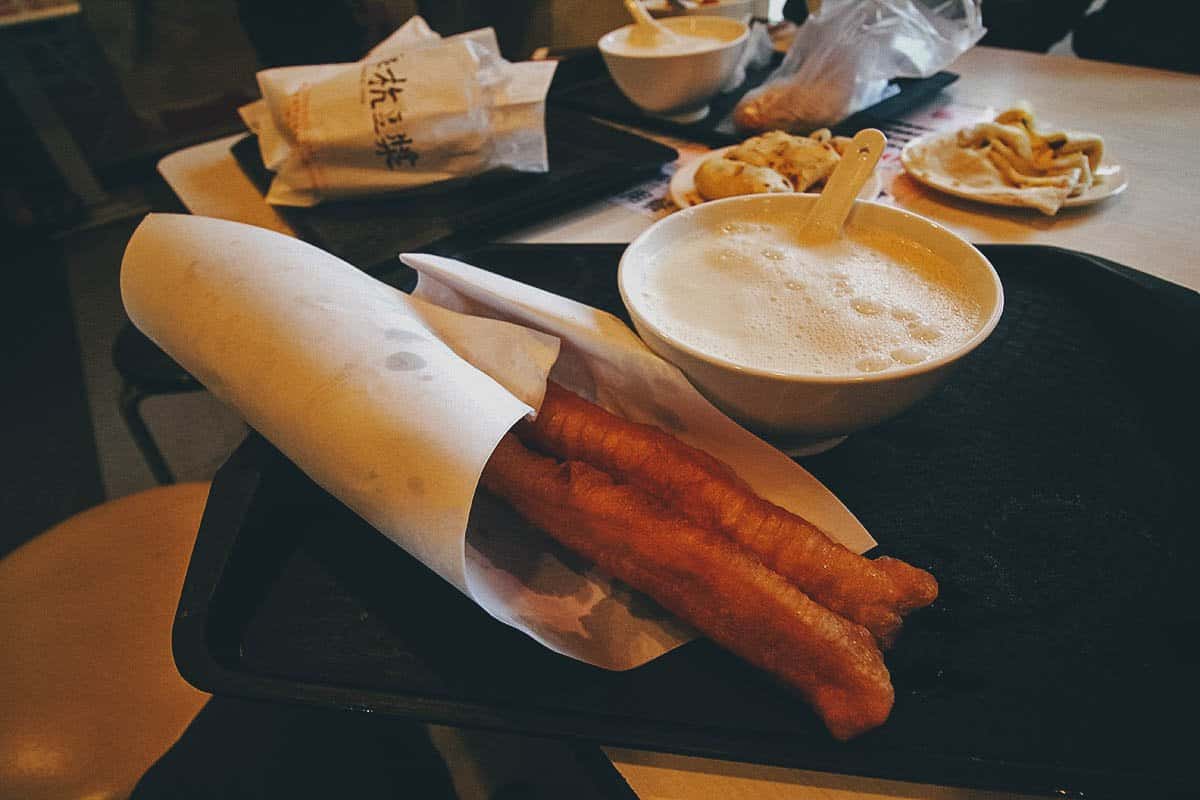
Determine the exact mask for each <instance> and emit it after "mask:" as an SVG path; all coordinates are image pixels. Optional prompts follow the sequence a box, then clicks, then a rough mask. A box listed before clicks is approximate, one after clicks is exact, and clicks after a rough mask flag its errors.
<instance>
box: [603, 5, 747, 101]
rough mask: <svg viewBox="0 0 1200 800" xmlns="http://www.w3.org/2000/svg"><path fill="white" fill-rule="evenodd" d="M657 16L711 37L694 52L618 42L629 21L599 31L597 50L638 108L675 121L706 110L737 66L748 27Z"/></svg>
mask: <svg viewBox="0 0 1200 800" xmlns="http://www.w3.org/2000/svg"><path fill="white" fill-rule="evenodd" d="M659 22H660V23H661V24H662V25H664V26H665V27H667V28H668V29H670V30H671V31H673V32H675V33H678V34H681V35H684V36H694V37H700V38H703V39H707V40H711V42H712V44H711V46H704V47H703V48H702V49H699V50H696V51H693V52H683V53H672V52H669V51H662V50H656V49H653V48H640V47H632V46H628V45H623V42H624V41H625V39H626V37H627V36H628V34H629V31H630V30H631V29H632V28H633V27H634V26H633V25H626V26H625V27H623V28H617V29H616V30H615V31H609V32H608V33H606V34H604V36H602V37H600V43H599V47H600V54H601V55H602V56H603V57H604V63H605V65H606V66H607V67H608V72H609V74H610V75H612V78H613V81H615V82H616V84H617V87H618V88H619V89H620V90H621V92H622V93H623V94H624V95H625V96H626V97H628V98H629V99H630V101H632V102H633V104H634V105H636V106H637V107H638V108H640V109H642V110H643V111H646V112H648V113H650V114H655V115H659V116H666V117H670V118H672V119H676V120H679V121H696V120H700V119H703V118H704V116H705V115H706V114H707V113H708V101H709V100H711V99H712V97H713V96H714V95H715V94H716V93H717V92H718V91H720V89H721V87H722V86H723V85H724V84H725V82H726V81H727V80H728V79H729V76H730V75H732V74H733V72H734V70H735V69H736V68H737V65H738V60H739V59H740V58H741V56H742V51H743V50H744V49H745V47H746V41H747V39H748V31H749V29H748V28H747V27H746V25H745V23H743V22H740V21H738V20H736V19H729V18H727V17H706V16H688V17H669V18H667V19H662V20H659Z"/></svg>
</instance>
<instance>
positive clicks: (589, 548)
mask: <svg viewBox="0 0 1200 800" xmlns="http://www.w3.org/2000/svg"><path fill="white" fill-rule="evenodd" d="M482 483H483V486H484V488H486V489H487V490H488V491H490V492H492V493H493V494H495V495H498V496H499V497H501V498H503V499H504V500H506V501H508V503H509V504H510V505H512V506H513V508H515V509H516V510H517V511H518V512H519V513H520V514H521V516H523V517H525V518H526V519H527V520H529V521H530V522H532V523H533V524H534V525H537V526H538V527H540V528H541V529H543V530H544V531H546V533H548V534H550V536H552V537H553V538H554V539H556V540H558V541H559V542H560V543H561V544H563V545H565V546H566V547H567V548H569V549H571V550H573V551H575V552H576V553H579V554H580V555H582V556H584V557H586V558H589V559H591V560H592V561H594V562H595V563H596V565H597V566H598V567H600V569H602V570H604V571H605V572H607V573H608V574H610V575H612V576H614V577H616V578H619V579H620V580H623V581H625V582H626V583H628V584H629V585H630V586H632V587H634V588H635V589H638V590H639V591H642V592H644V593H645V594H647V595H649V596H650V597H652V598H654V599H655V600H656V601H658V603H659V604H661V605H662V606H663V607H664V608H666V609H667V610H668V611H671V612H672V613H674V614H676V615H677V616H679V617H680V618H681V619H683V620H685V621H686V622H688V623H690V624H691V625H693V626H695V627H696V628H698V629H699V630H700V631H702V632H703V633H704V634H705V635H706V636H708V637H709V638H710V639H712V640H713V641H714V642H716V643H717V644H719V645H721V646H722V647H724V648H726V649H728V650H730V651H732V652H734V653H736V654H737V655H739V656H741V657H742V658H744V659H746V660H747V661H749V662H750V663H752V664H754V665H755V666H757V667H759V668H761V669H764V670H766V671H767V672H770V673H771V674H772V675H774V676H776V677H777V678H779V679H781V680H783V681H784V682H785V683H787V684H788V685H789V686H791V687H793V688H795V689H796V690H798V691H799V692H800V694H801V695H802V696H803V697H804V698H805V699H806V700H808V702H809V703H811V704H812V705H813V707H814V708H815V709H816V710H817V713H818V714H819V715H820V716H821V719H822V720H824V722H825V725H826V727H828V728H829V731H830V733H832V734H833V735H834V736H835V737H836V738H838V739H843V740H844V739H849V738H851V737H853V736H857V735H858V734H860V733H863V732H864V731H867V730H870V729H871V728H874V727H876V726H878V725H880V724H882V723H883V721H884V720H886V719H887V716H888V714H889V713H890V711H891V707H892V702H893V699H894V693H893V689H892V684H891V678H890V676H889V675H888V671H887V667H885V666H884V663H883V657H882V656H881V655H880V653H879V649H878V648H877V647H876V646H875V642H874V640H873V639H872V638H871V634H870V633H869V632H868V631H867V630H866V629H865V628H863V627H862V626H860V625H857V624H855V623H853V622H850V621H849V620H847V619H845V618H843V617H840V616H838V615H837V614H834V613H833V612H831V611H829V610H828V609H827V608H825V607H824V606H822V605H820V604H818V603H815V602H813V601H812V600H811V599H809V598H808V597H807V596H806V595H805V594H804V593H803V592H801V591H800V590H799V589H797V588H796V587H794V586H792V585H791V584H790V583H788V582H787V581H786V580H785V579H783V578H782V577H781V576H779V575H777V574H776V573H774V572H772V571H771V570H770V569H767V568H766V567H764V566H763V565H762V564H761V563H759V562H758V561H757V560H756V559H755V558H753V557H752V556H750V555H748V554H747V553H745V552H743V551H742V549H741V548H740V547H738V546H737V545H736V544H734V543H733V542H731V541H729V540H728V539H727V538H725V537H724V536H721V535H720V534H718V533H714V532H713V531H710V530H708V529H706V528H703V527H701V526H699V525H696V524H694V523H691V522H689V521H688V520H687V519H686V518H684V517H682V516H681V515H680V514H678V513H676V512H674V511H672V510H671V509H668V508H666V507H665V506H663V505H662V504H661V503H660V502H658V501H657V500H656V499H655V498H653V497H651V496H650V495H649V494H647V493H646V492H645V491H644V490H642V489H639V488H638V487H636V486H629V485H623V484H617V483H616V482H614V481H613V479H612V477H611V476H609V475H608V474H606V473H604V472H602V471H600V470H598V469H595V468H594V467H592V466H590V465H588V464H584V463H581V462H577V461H567V462H565V463H561V464H560V463H558V462H557V461H555V460H554V459H552V458H548V457H546V456H542V455H538V454H536V453H533V452H531V451H529V450H528V449H526V448H525V447H524V446H523V445H522V444H521V443H520V441H518V440H517V439H516V437H514V436H512V435H511V434H508V435H506V436H505V437H504V439H503V440H502V441H501V442H500V445H499V446H498V447H497V448H496V451H495V452H494V453H493V454H492V457H491V460H489V461H488V463H487V466H485V467H484V471H483V476H482Z"/></svg>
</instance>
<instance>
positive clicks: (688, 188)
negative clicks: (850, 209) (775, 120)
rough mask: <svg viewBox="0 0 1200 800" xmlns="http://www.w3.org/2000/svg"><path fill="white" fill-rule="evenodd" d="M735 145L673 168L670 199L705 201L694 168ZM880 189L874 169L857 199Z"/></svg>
mask: <svg viewBox="0 0 1200 800" xmlns="http://www.w3.org/2000/svg"><path fill="white" fill-rule="evenodd" d="M737 146H738V145H736V144H731V145H729V146H728V147H722V148H721V149H719V150H713V151H712V152H711V153H707V154H705V155H702V156H697V157H696V158H693V159H692V160H691V161H689V162H688V163H686V164H684V165H683V166H682V167H680V168H679V169H677V170H675V174H674V175H672V176H671V185H670V187H669V188H668V190H667V193H668V194H669V195H670V196H671V201H672V202H674V203H675V205H677V206H679V207H680V208H690V207H691V206H698V205H700V204H701V203H703V202H705V201H704V198H703V197H701V196H700V193H699V192H697V191H696V170H698V169H700V162H702V161H704V160H705V159H709V158H713V157H719V156H721V155H722V154H724V153H726V152H728V151H729V150H732V149H733V148H735V147H737ZM882 191H883V178H882V177H881V176H880V174H879V172H878V171H875V172H872V173H871V176H870V177H869V178H867V182H866V183H864V184H863V188H862V189H860V190H859V192H858V199H859V200H874V199H875V198H876V197H878V196H879V193H880V192H882Z"/></svg>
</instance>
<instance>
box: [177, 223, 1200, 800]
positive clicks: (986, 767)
mask: <svg viewBox="0 0 1200 800" xmlns="http://www.w3.org/2000/svg"><path fill="white" fill-rule="evenodd" d="M625 246H626V245H625V244H624V243H612V244H605V243H588V244H582V245H569V244H551V245H537V244H513V245H507V244H498V243H494V244H490V245H484V246H482V247H481V248H471V249H472V251H474V252H480V251H484V252H485V251H487V250H488V249H491V248H501V249H516V250H528V251H531V252H532V251H533V250H537V249H558V250H560V251H561V250H562V249H564V248H566V249H572V248H580V249H593V250H595V249H597V248H607V247H611V248H614V250H615V249H617V248H623V247H625ZM977 246H978V247H979V248H980V249H981V250H982V251H983V252H984V254H985V255H987V254H988V253H989V252H1007V253H1021V252H1029V251H1050V252H1055V253H1058V254H1062V255H1066V256H1071V257H1075V258H1079V259H1081V260H1083V261H1085V262H1087V263H1088V264H1089V265H1090V266H1091V267H1094V268H1097V269H1100V270H1102V271H1105V272H1109V273H1112V274H1114V275H1116V276H1118V277H1120V278H1122V279H1124V280H1128V281H1131V282H1133V283H1135V284H1136V285H1138V286H1139V287H1141V288H1143V289H1145V290H1149V291H1152V292H1154V293H1155V294H1156V295H1158V296H1159V297H1161V298H1163V299H1164V300H1165V301H1166V302H1169V303H1171V304H1192V305H1193V306H1194V307H1195V308H1198V309H1200V293H1197V292H1195V291H1193V290H1191V289H1188V288H1187V287H1184V286H1181V285H1178V284H1174V283H1171V282H1169V281H1166V280H1164V279H1161V278H1158V277H1156V276H1153V275H1149V274H1147V273H1142V272H1139V271H1137V270H1134V269H1132V268H1130V267H1126V266H1124V265H1121V264H1118V263H1116V262H1113V261H1110V260H1108V259H1105V258H1102V257H1099V256H1093V255H1089V254H1086V253H1080V252H1077V251H1074V250H1069V249H1066V248H1061V247H1055V246H1045V245H1036V244H996V245H977ZM264 449H265V450H266V451H269V452H272V453H275V454H276V455H275V456H274V457H281V458H282V457H283V456H282V455H281V454H278V453H277V451H275V450H274V448H273V446H272V445H271V444H270V443H269V442H267V441H266V440H265V439H263V438H262V437H261V436H260V435H259V434H257V433H255V432H253V431H252V432H251V433H250V435H249V436H248V437H247V439H246V440H245V441H243V443H242V444H241V445H240V446H239V447H238V448H237V450H236V451H235V453H234V454H233V455H232V456H231V457H230V458H229V460H228V461H227V462H226V463H225V464H224V465H223V466H222V467H221V468H220V469H219V470H218V472H217V475H216V477H215V478H214V481H213V486H214V488H215V487H216V486H217V485H218V484H219V485H220V486H221V487H222V489H223V490H224V491H226V492H227V493H226V494H225V495H223V502H222V504H220V505H214V504H211V503H206V507H205V510H204V514H203V517H202V521H201V526H200V532H199V534H198V535H197V539H196V544H195V546H194V547H193V551H192V556H191V558H190V560H189V564H188V569H187V573H186V576H185V579H184V583H183V590H182V593H181V597H180V601H179V605H178V608H177V611H176V616H175V621H174V625H173V628H172V650H173V655H174V659H175V663H176V666H177V668H178V670H179V672H180V674H181V676H182V677H183V678H184V679H185V680H187V681H188V682H189V683H190V684H192V685H193V686H195V687H197V688H198V689H201V690H203V691H207V692H210V693H213V694H216V693H221V694H227V695H231V696H238V697H245V698H252V699H262V700H272V701H275V702H284V703H296V704H308V705H319V706H321V707H326V708H339V709H343V710H347V711H373V712H377V713H385V714H390V715H394V716H399V717H404V718H410V719H415V720H419V721H424V722H433V723H440V724H449V725H455V726H459V727H466V728H479V729H485V730H495V731H502V732H516V733H523V734H530V735H537V736H552V737H557V738H561V739H563V740H566V741H568V742H572V743H575V744H577V745H580V746H602V745H612V746H617V747H626V748H632V749H643V750H651V751H660V752H667V753H675V754H680V755H690V756H700V757H707V758H716V759H725V760H729V759H733V760H738V761H747V762H749V763H760V764H765V765H771V766H782V767H790V768H799V769H810V770H818V771H828V772H837V773H844V774H851V775H860V776H864V777H875V778H885V779H891V780H908V781H916V782H923V783H929V782H930V777H929V772H930V767H933V766H936V768H937V769H938V771H939V772H938V777H937V778H936V781H935V782H936V783H938V784H941V785H957V786H964V787H974V788H985V789H992V790H997V789H999V790H1005V791H1026V792H1028V791H1041V792H1053V793H1058V794H1059V795H1060V796H1062V795H1063V794H1066V795H1067V796H1070V794H1072V793H1078V794H1079V795H1080V796H1083V795H1084V794H1087V795H1090V796H1110V795H1111V796H1114V797H1115V796H1121V795H1123V794H1125V793H1128V792H1131V791H1145V790H1147V789H1153V788H1157V789H1159V790H1160V791H1167V792H1183V791H1184V787H1185V784H1184V783H1183V781H1184V780H1185V778H1184V776H1183V775H1182V774H1178V775H1172V776H1167V777H1166V780H1164V776H1162V775H1158V776H1156V777H1157V779H1158V780H1157V783H1156V784H1155V785H1148V784H1147V781H1148V779H1150V777H1151V776H1147V775H1146V774H1145V773H1144V772H1130V771H1124V770H1120V769H1117V770H1110V771H1098V770H1091V769H1085V768H1080V767H1063V766H1061V765H1057V766H1056V765H1047V764H1039V763H1030V762H1023V761H1004V760H999V759H989V760H987V761H972V760H971V759H968V758H963V757H960V756H953V757H948V756H941V755H938V754H935V753H929V752H924V751H921V752H920V753H919V758H918V759H916V760H915V762H910V763H909V764H908V766H907V767H905V766H901V767H899V768H897V765H896V764H895V763H890V762H889V763H886V764H885V765H883V766H876V765H874V764H873V763H864V762H863V760H862V759H861V758H859V757H858V753H857V751H856V749H855V748H854V747H853V745H851V746H848V747H840V748H822V749H820V750H813V751H808V752H804V753H800V754H796V753H795V752H785V750H784V749H783V748H780V747H778V746H772V745H773V744H776V745H777V742H775V741H774V740H777V739H778V738H779V737H778V736H777V735H772V734H770V733H766V732H763V733H757V734H741V735H730V734H727V733H726V734H724V735H722V734H721V731H720V728H719V726H715V725H714V726H713V727H712V728H709V727H707V726H694V725H687V724H682V723H670V722H668V723H664V722H662V721H654V720H651V721H641V720H637V719H636V718H630V717H627V716H621V715H617V714H612V715H607V714H599V715H591V714H589V715H588V717H587V718H588V722H589V728H590V730H589V731H588V732H581V731H580V730H579V726H578V725H577V724H573V721H576V720H578V718H579V716H580V715H579V713H578V712H575V711H570V710H551V709H545V708H537V707H530V706H528V705H522V706H520V707H516V706H503V705H498V704H495V703H484V702H475V701H470V700H465V699H460V698H452V697H428V696H418V695H407V694H400V693H389V692H385V691H381V690H375V689H360V688H355V687H349V686H335V685H322V684H317V683H311V682H304V681H295V680H291V679H285V678H277V677H271V676H268V675H261V674H255V673H250V672H240V671H237V670H235V669H231V668H230V667H229V666H228V665H226V664H224V663H222V662H221V660H220V659H219V658H217V657H216V656H215V655H214V654H213V652H211V650H210V649H209V648H208V647H207V645H208V643H209V641H210V638H209V627H208V626H209V619H210V614H209V609H210V608H211V605H212V602H213V600H214V598H215V597H216V595H217V592H218V590H219V588H220V585H221V579H222V576H223V574H224V572H225V569H226V567H227V565H228V563H229V560H230V556H231V555H232V552H233V545H234V543H235V542H236V540H237V535H238V532H239V531H240V530H241V527H242V526H241V523H242V522H243V521H244V520H245V519H246V517H247V514H248V512H249V509H250V505H251V502H252V500H253V496H254V492H255V491H256V490H257V489H258V488H259V486H260V484H261V479H262V474H261V472H260V471H259V470H258V469H257V468H256V467H255V466H254V464H255V461H256V459H258V458H260V457H261V453H262V451H264ZM212 494H213V493H210V499H211V497H212ZM213 537H217V538H216V539H215V540H214V539H213ZM631 723H632V724H631ZM734 743H738V744H741V745H746V744H750V745H752V746H753V748H754V749H753V752H755V753H757V754H758V755H759V757H756V758H753V759H747V758H746V757H745V755H744V751H745V750H746V749H747V748H745V747H739V748H738V750H739V755H730V752H729V748H730V747H731V746H732V745H733V744H734ZM797 755H799V759H797V757H796V756H797ZM856 759H857V760H856ZM964 762H966V763H964Z"/></svg>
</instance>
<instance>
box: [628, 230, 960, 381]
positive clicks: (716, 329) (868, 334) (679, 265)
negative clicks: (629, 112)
mask: <svg viewBox="0 0 1200 800" xmlns="http://www.w3.org/2000/svg"><path fill="white" fill-rule="evenodd" d="M794 226H795V223H794V222H789V223H787V224H785V223H777V222H767V221H732V222H725V223H722V224H719V225H716V226H714V227H712V228H711V229H707V230H699V231H696V233H695V234H694V235H693V236H690V237H689V238H687V239H686V240H684V241H678V242H674V243H672V245H671V246H670V247H669V248H663V250H662V251H660V252H658V253H656V254H653V255H652V257H651V259H650V261H648V262H647V263H646V265H645V268H644V270H643V273H642V280H641V286H640V289H639V291H640V292H641V298H640V299H641V301H642V302H641V303H640V305H641V307H642V308H643V310H644V314H645V316H646V317H647V318H648V319H650V320H651V321H652V322H653V323H654V324H655V325H657V326H658V327H659V328H660V329H661V330H662V331H663V332H665V333H667V334H668V335H670V336H671V337H673V338H675V339H678V340H679V341H681V342H683V343H685V344H687V345H689V346H691V347H693V348H695V349H696V350H700V351H702V352H704V353H707V354H709V355H712V356H716V357H718V358H723V359H725V360H727V361H731V362H734V363H736V364H739V365H741V366H745V367H751V368H754V369H762V370H771V371H774V372H785V373H797V374H805V375H809V374H813V375H853V374H860V373H872V372H880V371H883V370H888V369H897V368H901V367H906V366H910V365H913V364H919V363H921V362H923V361H927V360H929V359H931V358H936V357H938V356H940V355H944V354H946V353H948V352H950V351H951V350H954V349H955V348H957V347H958V346H959V345H960V344H962V343H963V342H965V341H966V340H967V339H969V338H971V336H972V335H973V334H974V333H975V331H977V330H978V329H979V326H980V323H981V316H982V309H981V307H980V303H979V301H978V299H976V298H975V297H973V296H972V295H971V294H970V292H969V291H968V288H967V287H966V286H964V285H963V282H962V280H961V277H960V276H959V274H958V272H957V271H956V270H955V269H954V268H953V267H952V266H951V264H950V263H949V262H948V261H946V260H945V259H944V258H941V257H940V256H937V255H935V254H934V253H933V252H932V251H930V250H929V249H928V248H926V247H924V246H922V245H920V244H918V243H916V242H910V241H906V240H903V239H900V238H897V237H895V236H893V235H891V234H887V233H883V232H879V231H865V230H856V229H854V228H852V227H849V226H848V227H847V230H846V232H845V234H844V235H843V236H842V238H840V239H837V240H835V241H832V242H828V243H823V244H818V245H810V244H802V243H801V241H800V239H799V237H798V235H797V233H796V232H795V230H794Z"/></svg>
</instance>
